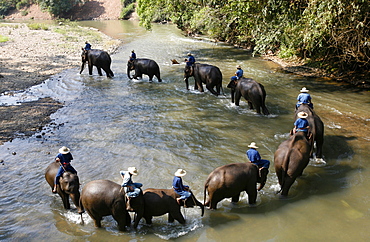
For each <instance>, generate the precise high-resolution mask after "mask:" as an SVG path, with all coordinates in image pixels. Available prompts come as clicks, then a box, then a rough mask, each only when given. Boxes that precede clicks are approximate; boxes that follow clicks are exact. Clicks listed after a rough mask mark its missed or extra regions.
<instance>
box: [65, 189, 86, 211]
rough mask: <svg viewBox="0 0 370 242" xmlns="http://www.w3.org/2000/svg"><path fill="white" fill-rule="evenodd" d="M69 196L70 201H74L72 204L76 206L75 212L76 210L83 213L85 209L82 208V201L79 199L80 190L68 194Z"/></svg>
mask: <svg viewBox="0 0 370 242" xmlns="http://www.w3.org/2000/svg"><path fill="white" fill-rule="evenodd" d="M69 196H70V197H71V199H72V202H73V203H74V205H75V206H76V208H77V212H78V213H79V214H82V213H84V212H85V211H84V208H83V206H82V203H81V201H80V192H77V193H73V194H70V195H69Z"/></svg>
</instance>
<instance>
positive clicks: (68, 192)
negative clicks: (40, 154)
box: [45, 161, 84, 214]
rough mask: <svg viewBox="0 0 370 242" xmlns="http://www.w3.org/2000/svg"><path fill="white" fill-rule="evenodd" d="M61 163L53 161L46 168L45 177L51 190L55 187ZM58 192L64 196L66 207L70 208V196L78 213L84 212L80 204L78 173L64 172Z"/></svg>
mask: <svg viewBox="0 0 370 242" xmlns="http://www.w3.org/2000/svg"><path fill="white" fill-rule="evenodd" d="M59 166H60V163H59V162H57V161H54V162H52V163H51V164H50V165H49V166H48V167H47V168H46V170H45V179H46V181H47V183H48V184H49V186H50V187H51V190H53V188H54V179H55V176H56V175H57V172H58V170H59ZM57 193H58V194H59V196H60V197H61V198H62V201H63V206H64V208H65V209H70V207H71V206H70V203H69V198H71V199H72V202H73V203H74V204H75V206H76V208H77V211H78V213H80V214H81V213H83V212H84V209H83V207H82V206H80V181H79V179H78V176H77V174H73V173H71V172H69V171H66V172H64V173H63V176H62V177H60V179H59V186H57Z"/></svg>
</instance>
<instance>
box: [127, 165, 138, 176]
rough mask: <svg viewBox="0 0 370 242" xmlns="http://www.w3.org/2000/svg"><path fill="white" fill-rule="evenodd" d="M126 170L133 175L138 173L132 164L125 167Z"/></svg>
mask: <svg viewBox="0 0 370 242" xmlns="http://www.w3.org/2000/svg"><path fill="white" fill-rule="evenodd" d="M127 171H128V172H129V173H130V174H132V175H134V176H137V174H138V171H137V169H136V167H134V166H132V167H129V168H127Z"/></svg>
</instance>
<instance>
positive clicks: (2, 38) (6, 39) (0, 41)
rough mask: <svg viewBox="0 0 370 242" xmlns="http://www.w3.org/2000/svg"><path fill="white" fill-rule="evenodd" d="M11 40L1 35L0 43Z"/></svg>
mask: <svg viewBox="0 0 370 242" xmlns="http://www.w3.org/2000/svg"><path fill="white" fill-rule="evenodd" d="M8 40H9V38H8V37H7V36H3V35H1V34H0V43H2V42H7V41H8Z"/></svg>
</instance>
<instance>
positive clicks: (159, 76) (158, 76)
mask: <svg viewBox="0 0 370 242" xmlns="http://www.w3.org/2000/svg"><path fill="white" fill-rule="evenodd" d="M155 76H156V77H157V79H158V82H162V79H161V75H160V74H159V73H157V74H155Z"/></svg>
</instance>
